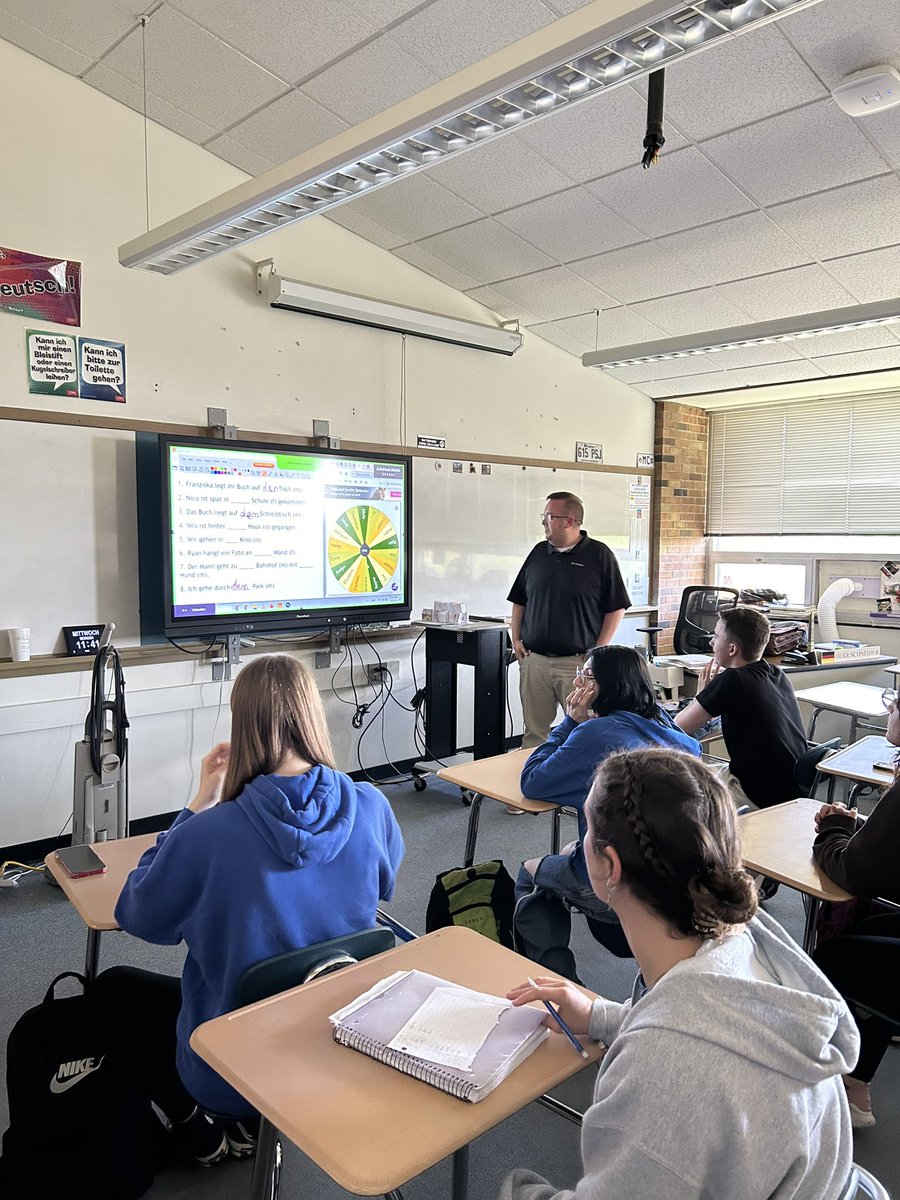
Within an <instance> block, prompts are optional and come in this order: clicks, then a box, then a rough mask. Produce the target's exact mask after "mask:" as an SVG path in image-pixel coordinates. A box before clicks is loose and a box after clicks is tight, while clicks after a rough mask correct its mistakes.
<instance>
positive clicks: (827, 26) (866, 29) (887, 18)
mask: <svg viewBox="0 0 900 1200" xmlns="http://www.w3.org/2000/svg"><path fill="white" fill-rule="evenodd" d="M778 28H779V29H780V30H782V31H783V33H784V36H785V37H786V38H787V39H788V40H789V41H790V42H792V43H793V45H794V46H796V47H797V49H798V50H799V51H800V53H801V54H802V55H803V57H804V58H805V59H806V61H807V62H808V63H809V64H810V66H811V67H812V68H813V70H814V71H817V72H818V73H819V74H820V75H821V76H822V78H823V79H824V81H825V84H826V86H827V87H829V88H831V87H834V85H835V84H836V83H839V82H840V80H841V79H843V78H844V76H845V75H850V74H851V73H852V72H853V71H861V70H862V68H863V67H870V66H872V65H873V63H889V64H890V65H891V66H892V67H895V68H896V69H897V70H900V5H898V4H896V3H894V0H889V2H888V3H887V4H886V3H885V2H884V0H828V3H827V4H816V5H814V6H813V7H812V8H807V9H804V10H803V11H801V12H798V13H793V14H792V15H791V16H788V17H784V18H782V20H780V21H779V22H778Z"/></svg>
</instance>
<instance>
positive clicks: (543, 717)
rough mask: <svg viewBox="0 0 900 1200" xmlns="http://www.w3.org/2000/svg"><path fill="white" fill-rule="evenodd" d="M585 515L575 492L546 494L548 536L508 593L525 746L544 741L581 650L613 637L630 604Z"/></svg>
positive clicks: (610, 558)
mask: <svg viewBox="0 0 900 1200" xmlns="http://www.w3.org/2000/svg"><path fill="white" fill-rule="evenodd" d="M583 520H584V507H583V505H582V503H581V501H580V500H579V499H578V497H577V496H574V495H573V494H572V493H571V492H551V493H550V495H549V496H548V497H547V500H546V502H545V504H544V511H543V513H542V514H541V521H542V522H543V526H544V539H545V540H544V541H543V542H539V543H538V544H537V545H536V546H535V547H534V549H533V550H532V551H531V553H530V554H529V555H528V557H527V558H526V559H525V562H524V563H523V564H522V569H521V570H520V571H519V574H518V575H517V576H516V581H515V583H514V584H513V586H512V590H511V591H510V593H509V596H508V597H507V599H509V600H510V601H511V602H512V622H511V630H510V632H511V635H512V643H513V648H514V650H515V652H516V658H517V659H518V660H519V693H520V695H521V697H522V712H523V715H524V717H525V735H524V737H523V738H522V745H523V746H525V747H529V746H540V745H541V744H542V743H543V742H545V741H546V740H547V735H548V733H549V732H550V726H551V725H552V724H553V721H554V719H555V717H556V711H557V706H561V707H562V708H563V709H565V706H566V696H567V695H568V694H569V692H571V690H572V681H573V679H574V677H575V672H576V671H577V670H578V668H579V667H580V666H581V659H582V656H583V655H584V653H585V651H586V650H590V649H591V647H592V646H606V645H608V644H609V643H610V642H611V641H612V640H613V638H614V637H615V633H616V630H617V629H618V628H619V624H620V622H621V620H622V615H623V614H624V612H625V609H626V608H628V607H629V606H630V604H631V600H630V599H629V598H628V593H627V592H626V590H625V584H624V583H623V582H622V573H621V572H620V570H619V564H618V563H617V562H616V558H615V555H614V554H613V552H612V551H611V550H610V548H609V547H608V546H605V545H604V544H603V542H596V541H594V540H593V538H589V537H588V535H587V533H586V532H585V531H584V530H583V529H582V528H581V523H582V521H583Z"/></svg>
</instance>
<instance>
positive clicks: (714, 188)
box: [587, 146, 753, 237]
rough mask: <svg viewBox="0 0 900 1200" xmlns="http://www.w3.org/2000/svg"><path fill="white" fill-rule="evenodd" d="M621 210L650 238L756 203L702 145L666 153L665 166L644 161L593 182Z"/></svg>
mask: <svg viewBox="0 0 900 1200" xmlns="http://www.w3.org/2000/svg"><path fill="white" fill-rule="evenodd" d="M587 187H588V189H589V190H590V192H591V193H592V194H593V195H595V196H596V197H597V198H598V200H602V201H603V203H604V204H608V205H609V207H610V208H612V209H613V210H614V211H615V212H619V213H622V214H623V215H624V216H627V218H628V220H629V221H630V222H631V223H632V225H636V226H637V227H638V228H639V229H640V230H642V232H643V233H645V234H647V235H648V236H650V237H660V236H661V235H662V234H664V233H675V232H676V231H678V230H679V229H692V228H694V227H695V226H697V225H705V224H707V223H708V222H709V221H719V220H721V219H722V218H723V217H731V216H734V215H735V214H737V213H740V212H746V211H747V210H748V209H750V208H752V207H753V204H752V202H751V201H750V200H748V199H747V197H746V196H744V195H743V194H742V193H741V192H740V191H738V189H737V188H736V187H735V186H734V184H733V183H731V182H729V180H727V179H726V178H725V176H724V175H723V174H722V172H721V171H719V170H717V169H716V168H715V167H714V166H713V165H712V163H711V162H709V161H708V160H707V159H705V158H704V157H703V155H702V154H701V153H700V151H699V150H698V149H697V148H696V146H688V147H687V148H686V149H684V150H677V151H676V152H675V153H674V154H664V155H663V156H662V158H661V159H660V161H659V165H658V166H656V167H653V168H651V169H650V170H649V171H645V170H644V169H643V168H642V167H641V166H640V165H638V166H635V167H629V168H628V169H627V170H625V171H619V172H618V174H616V175H609V176H607V178H605V179H600V180H598V181H597V182H596V183H589V184H588V185H587Z"/></svg>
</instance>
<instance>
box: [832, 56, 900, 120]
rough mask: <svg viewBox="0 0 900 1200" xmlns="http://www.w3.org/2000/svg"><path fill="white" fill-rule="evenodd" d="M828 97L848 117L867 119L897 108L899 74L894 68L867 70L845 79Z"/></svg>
mask: <svg viewBox="0 0 900 1200" xmlns="http://www.w3.org/2000/svg"><path fill="white" fill-rule="evenodd" d="M831 95H832V96H833V97H834V101H835V103H836V104H837V106H838V108H842V109H843V110H844V112H845V113H847V114H848V116H851V117H868V116H870V115H871V114H872V113H877V112H883V111H884V109H886V108H893V107H894V105H895V104H900V72H898V71H895V70H894V68H893V67H866V69H865V70H864V71H854V72H853V74H852V75H848V76H847V78H846V79H844V80H842V81H841V82H840V83H839V84H838V85H837V87H835V88H832V89H831Z"/></svg>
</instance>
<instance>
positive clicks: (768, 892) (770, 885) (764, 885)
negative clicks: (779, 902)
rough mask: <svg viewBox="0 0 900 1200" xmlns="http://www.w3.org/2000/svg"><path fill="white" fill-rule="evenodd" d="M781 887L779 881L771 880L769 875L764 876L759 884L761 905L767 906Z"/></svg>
mask: <svg viewBox="0 0 900 1200" xmlns="http://www.w3.org/2000/svg"><path fill="white" fill-rule="evenodd" d="M780 886H781V884H780V883H779V882H778V880H777V879H771V878H770V877H769V876H768V875H764V876H763V877H762V879H761V880H760V883H759V902H760V904H765V902H766V901H767V900H771V899H772V897H773V896H774V895H775V893H776V892H777V891H778V889H779V887H780Z"/></svg>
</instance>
